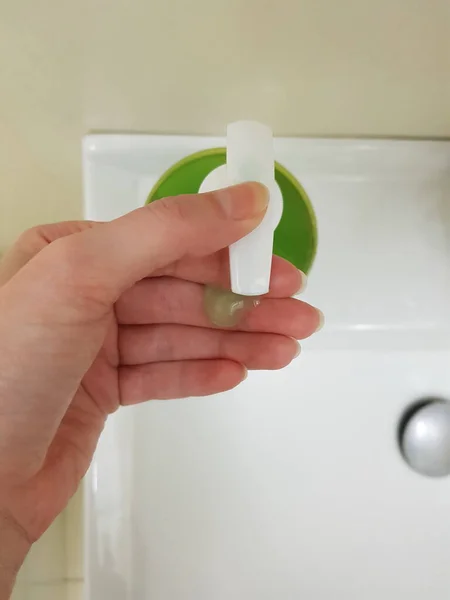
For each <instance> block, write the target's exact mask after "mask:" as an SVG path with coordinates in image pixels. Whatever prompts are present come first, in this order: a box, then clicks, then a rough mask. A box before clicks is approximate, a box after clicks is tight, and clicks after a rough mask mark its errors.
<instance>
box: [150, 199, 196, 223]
mask: <svg viewBox="0 0 450 600" xmlns="http://www.w3.org/2000/svg"><path fill="white" fill-rule="evenodd" d="M187 204H188V203H187V202H183V201H182V199H181V198H177V197H173V198H161V200H158V201H157V202H155V203H154V204H153V205H152V214H153V215H154V216H155V217H156V218H158V219H160V220H161V221H163V222H164V223H170V222H174V221H175V222H181V223H183V222H184V221H185V220H186V219H187V218H189V209H188V206H187Z"/></svg>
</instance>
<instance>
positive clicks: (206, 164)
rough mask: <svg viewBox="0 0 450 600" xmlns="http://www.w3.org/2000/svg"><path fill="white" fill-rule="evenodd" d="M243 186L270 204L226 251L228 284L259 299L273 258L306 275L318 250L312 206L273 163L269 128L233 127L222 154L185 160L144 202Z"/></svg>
mask: <svg viewBox="0 0 450 600" xmlns="http://www.w3.org/2000/svg"><path fill="white" fill-rule="evenodd" d="M246 181H257V182H260V183H262V184H264V185H265V186H266V187H267V188H268V190H269V204H268V209H267V212H266V215H265V217H264V219H263V221H262V222H261V223H260V225H259V226H258V227H257V228H256V229H255V230H254V231H252V232H251V233H249V234H248V235H247V236H245V237H244V238H243V239H241V240H239V241H238V242H236V243H234V244H232V245H231V246H230V248H229V253H230V281H231V290H232V292H234V293H235V294H239V295H242V296H255V297H258V296H261V295H264V294H266V293H267V292H268V291H269V283H270V270H271V263H272V254H273V253H275V254H278V255H279V256H281V257H283V258H285V259H287V260H289V261H290V262H291V263H293V264H294V265H295V266H296V267H297V268H299V269H300V270H302V271H303V272H304V273H307V272H308V271H309V270H310V268H311V266H312V263H313V260H314V257H315V253H316V248H317V227H316V219H315V215H314V211H313V208H312V205H311V202H310V200H309V198H308V196H307V194H306V192H305V190H304V189H303V187H302V186H301V184H300V183H299V182H298V181H297V179H296V178H295V177H294V176H293V175H292V173H290V172H289V171H288V170H287V169H285V168H284V167H283V166H281V165H280V164H278V163H277V162H275V157H274V142H273V135H272V131H271V129H270V128H269V127H267V126H266V125H263V124H261V123H257V122H254V121H238V122H235V123H231V124H230V125H228V128H227V136H226V148H212V149H209V150H204V151H201V152H197V153H195V154H191V155H189V156H187V157H185V158H183V159H182V160H181V161H179V162H178V163H176V164H175V165H173V166H172V167H171V168H170V169H169V170H168V171H166V172H165V173H164V174H163V175H162V176H161V178H160V179H159V180H158V181H157V183H156V184H155V185H154V187H153V189H152V190H151V192H150V194H149V197H148V200H147V202H153V201H155V200H158V199H160V198H164V197H167V196H175V195H179V194H186V193H197V192H200V193H201V192H207V191H211V190H214V189H219V188H223V187H227V186H230V185H234V184H238V183H244V182H246Z"/></svg>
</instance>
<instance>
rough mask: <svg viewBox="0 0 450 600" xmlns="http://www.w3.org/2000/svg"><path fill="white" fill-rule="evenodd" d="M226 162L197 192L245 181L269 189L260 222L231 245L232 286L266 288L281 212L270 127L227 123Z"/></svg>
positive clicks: (248, 292) (253, 291)
mask: <svg viewBox="0 0 450 600" xmlns="http://www.w3.org/2000/svg"><path fill="white" fill-rule="evenodd" d="M226 144H227V146H226V148H227V162H226V165H222V166H221V167H218V168H217V169H214V170H213V171H212V172H211V173H209V174H208V175H207V176H206V178H205V179H204V180H203V183H202V184H201V185H200V189H199V191H200V192H208V191H211V190H215V189H219V188H224V187H227V186H229V185H235V184H237V183H244V182H246V181H258V182H259V183H262V184H264V185H265V186H266V187H267V188H268V190H269V205H268V208H267V212H266V215H265V217H264V219H263V220H262V222H261V223H260V225H259V226H258V227H257V228H256V229H255V230H254V231H252V232H251V233H249V234H248V235H246V236H245V237H244V238H242V239H241V240H239V241H238V242H236V243H234V244H231V246H230V250H229V252H230V281H231V289H232V291H233V292H235V293H236V294H242V295H244V296H262V295H264V294H267V293H268V291H269V284H270V272H271V268H272V253H273V234H274V231H275V229H276V228H277V226H278V223H279V222H280V219H281V215H282V213H283V198H282V196H281V192H280V189H279V187H278V185H277V183H276V181H275V161H274V148H273V135H272V131H271V129H270V128H269V127H267V126H266V125H263V124H262V123H256V122H254V121H238V122H236V123H231V124H230V125H228V127H227V140H226Z"/></svg>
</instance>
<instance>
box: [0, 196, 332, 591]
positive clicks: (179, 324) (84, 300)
mask: <svg viewBox="0 0 450 600" xmlns="http://www.w3.org/2000/svg"><path fill="white" fill-rule="evenodd" d="M266 206H267V191H266V189H265V188H264V187H262V186H260V185H258V184H244V185H239V186H235V187H234V188H228V189H226V190H221V191H218V192H213V193H209V194H202V195H192V196H179V197H176V198H169V199H165V200H160V201H158V202H156V203H153V204H151V205H149V206H146V207H143V208H140V209H138V210H135V211H133V212H131V213H129V214H127V215H126V216H124V217H122V218H120V219H116V220H115V221H111V222H110V223H92V222H71V223H59V224H55V225H48V226H43V227H38V228H35V229H33V230H31V231H29V232H27V233H25V234H24V235H23V236H22V238H21V239H20V240H19V241H18V242H17V244H16V246H15V247H14V248H13V249H12V250H11V251H10V252H9V254H7V255H6V257H5V259H4V260H3V262H2V263H1V265H0V285H1V287H0V356H1V357H2V368H1V370H0V598H4V597H8V596H7V594H8V593H9V591H8V589H9V588H10V587H11V583H12V581H13V579H14V573H15V572H16V571H17V569H18V567H19V566H20V564H21V562H22V561H23V558H24V556H25V554H26V552H27V551H28V549H29V546H30V545H31V544H32V543H33V542H34V541H35V540H36V539H37V538H38V537H39V536H40V535H41V534H42V533H43V532H44V531H45V529H46V528H47V527H48V526H49V525H50V523H51V522H52V521H53V520H54V519H55V517H56V516H57V515H58V514H59V513H60V512H61V510H62V509H63V508H64V507H65V506H66V504H67V502H68V500H69V499H70V497H71V496H72V494H73V493H74V492H75V490H76V488H77V486H78V484H79V482H80V480H81V478H82V477H83V475H84V474H85V472H86V470H87V468H88V466H89V463H90V461H91V459H92V455H93V452H94V450H95V447H96V444H97V441H98V438H99V435H100V433H101V431H102V429H103V426H104V424H105V421H106V418H107V416H108V415H109V414H110V413H112V412H114V411H115V410H117V408H118V407H119V406H120V405H127V404H134V403H137V402H142V401H145V400H148V399H168V398H182V397H185V396H199V395H207V394H214V393H217V392H221V391H224V390H228V389H230V388H232V387H234V386H236V385H238V384H239V383H240V382H241V381H242V380H243V379H244V378H245V376H246V368H248V369H277V368H281V367H283V366H285V365H287V364H288V363H289V362H290V361H291V360H292V359H293V358H294V356H295V355H296V354H297V351H298V344H297V342H296V341H295V339H299V338H304V337H306V336H309V335H310V334H312V333H313V332H314V331H315V330H316V329H317V327H318V326H319V324H320V320H321V317H320V313H319V312H318V311H316V309H314V308H313V307H311V306H309V305H307V304H305V303H302V302H300V301H298V300H295V299H291V298H290V296H291V295H293V294H294V293H296V292H297V291H298V290H299V288H300V287H301V286H302V274H301V273H300V272H299V271H297V269H295V268H294V267H293V266H292V265H290V264H289V263H287V262H285V261H283V260H282V259H279V258H274V261H273V269H272V281H271V291H270V293H269V294H268V296H267V297H265V298H264V299H263V300H262V302H261V304H260V305H259V306H258V307H256V308H255V309H253V310H252V311H251V312H250V313H249V314H248V315H246V316H245V317H244V319H243V321H242V322H241V323H240V324H239V326H238V327H236V328H234V330H232V331H230V330H220V329H218V328H215V327H214V326H211V325H210V323H208V320H207V318H206V316H205V314H204V311H203V285H204V284H205V283H212V284H218V285H222V286H227V285H228V284H229V282H228V262H227V251H226V250H224V249H225V248H226V247H227V246H228V245H229V244H231V243H233V242H235V241H236V240H238V239H239V238H241V237H243V236H244V235H245V234H247V233H249V232H250V231H251V230H252V229H254V228H255V227H256V226H257V225H258V224H259V223H260V221H261V219H262V217H263V216H264V213H265V210H266ZM2 572H3V575H2ZM2 581H3V588H2V583H1V582H2ZM8 586H9V587H8ZM5 590H6V591H5ZM2 592H3V594H4V595H1V594H2Z"/></svg>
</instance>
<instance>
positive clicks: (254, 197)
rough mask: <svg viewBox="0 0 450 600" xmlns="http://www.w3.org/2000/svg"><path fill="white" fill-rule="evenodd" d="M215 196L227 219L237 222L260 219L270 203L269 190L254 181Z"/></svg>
mask: <svg viewBox="0 0 450 600" xmlns="http://www.w3.org/2000/svg"><path fill="white" fill-rule="evenodd" d="M214 194H215V195H216V198H217V201H218V202H219V203H220V205H221V206H222V208H223V210H224V212H225V214H226V215H227V217H230V218H231V219H234V220H236V221H244V220H247V219H253V218H256V217H258V216H259V215H261V213H263V212H264V211H265V210H266V209H267V205H268V203H269V190H268V189H267V188H266V186H265V185H263V184H262V183H256V182H254V181H251V182H249V183H241V184H239V185H234V186H232V187H228V188H224V189H222V190H217V191H216V192H214Z"/></svg>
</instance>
